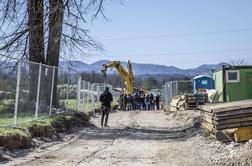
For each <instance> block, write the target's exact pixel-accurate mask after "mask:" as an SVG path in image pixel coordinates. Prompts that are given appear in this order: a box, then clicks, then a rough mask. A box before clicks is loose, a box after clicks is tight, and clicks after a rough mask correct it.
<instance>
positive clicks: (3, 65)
mask: <svg viewBox="0 0 252 166" xmlns="http://www.w3.org/2000/svg"><path fill="white" fill-rule="evenodd" d="M7 60H8V61H10V62H8V63H7ZM17 71H18V61H17V60H15V59H12V60H9V59H8V57H5V56H2V55H0V126H9V125H10V124H13V117H14V109H15V93H16V85H17Z"/></svg>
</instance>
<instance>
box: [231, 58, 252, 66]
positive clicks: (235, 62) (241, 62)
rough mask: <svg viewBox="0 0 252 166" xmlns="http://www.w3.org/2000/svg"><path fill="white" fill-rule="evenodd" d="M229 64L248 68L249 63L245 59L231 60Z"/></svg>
mask: <svg viewBox="0 0 252 166" xmlns="http://www.w3.org/2000/svg"><path fill="white" fill-rule="evenodd" d="M229 64H230V65H232V66H246V65H248V62H247V61H245V60H244V59H237V60H231V61H230V63H229Z"/></svg>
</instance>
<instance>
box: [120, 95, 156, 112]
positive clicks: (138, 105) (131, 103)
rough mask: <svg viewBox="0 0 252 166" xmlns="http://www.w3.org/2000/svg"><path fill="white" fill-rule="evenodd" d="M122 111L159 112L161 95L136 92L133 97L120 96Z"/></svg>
mask: <svg viewBox="0 0 252 166" xmlns="http://www.w3.org/2000/svg"><path fill="white" fill-rule="evenodd" d="M119 100H120V101H119V102H120V109H121V111H129V110H155V109H156V110H159V109H160V106H159V103H160V94H159V93H157V94H156V95H155V96H154V95H153V94H152V93H141V92H136V93H134V94H133V95H127V94H126V93H121V94H120V99H119Z"/></svg>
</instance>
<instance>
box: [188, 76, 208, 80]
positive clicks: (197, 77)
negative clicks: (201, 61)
mask: <svg viewBox="0 0 252 166" xmlns="http://www.w3.org/2000/svg"><path fill="white" fill-rule="evenodd" d="M203 77H207V78H211V79H212V77H210V76H208V75H198V76H196V77H194V78H193V80H196V79H199V78H203Z"/></svg>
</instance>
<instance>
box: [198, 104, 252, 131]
mask: <svg viewBox="0 0 252 166" xmlns="http://www.w3.org/2000/svg"><path fill="white" fill-rule="evenodd" d="M198 108H199V109H200V110H201V116H202V127H203V128H205V129H207V130H209V131H210V132H212V133H214V134H219V133H224V135H225V133H227V132H228V131H232V130H233V131H235V130H234V129H237V128H242V127H252V100H243V101H236V102H229V103H218V104H207V105H201V106H199V107H198ZM233 133H234V132H233Z"/></svg>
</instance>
